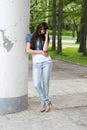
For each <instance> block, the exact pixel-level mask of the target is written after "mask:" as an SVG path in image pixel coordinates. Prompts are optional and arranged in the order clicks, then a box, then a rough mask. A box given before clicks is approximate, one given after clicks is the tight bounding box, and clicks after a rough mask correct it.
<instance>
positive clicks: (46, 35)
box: [45, 29, 48, 37]
mask: <svg viewBox="0 0 87 130" xmlns="http://www.w3.org/2000/svg"><path fill="white" fill-rule="evenodd" d="M45 37H48V29H47V30H46V34H45Z"/></svg>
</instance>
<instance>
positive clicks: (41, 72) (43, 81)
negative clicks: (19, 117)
mask: <svg viewBox="0 0 87 130" xmlns="http://www.w3.org/2000/svg"><path fill="white" fill-rule="evenodd" d="M51 70H52V62H51V61H44V62H40V63H35V64H33V82H34V86H35V88H36V90H37V92H38V94H39V96H40V99H41V105H42V106H43V105H46V104H49V103H51V101H50V99H49V96H48V93H49V80H50V73H51Z"/></svg>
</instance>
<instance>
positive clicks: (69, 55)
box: [49, 47, 87, 65]
mask: <svg viewBox="0 0 87 130" xmlns="http://www.w3.org/2000/svg"><path fill="white" fill-rule="evenodd" d="M49 53H50V55H51V57H52V58H58V59H63V60H68V61H72V62H75V63H79V64H82V65H87V56H83V54H82V53H79V52H78V48H74V47H73V48H64V49H63V50H62V53H61V54H58V53H57V51H51V50H50V49H49Z"/></svg>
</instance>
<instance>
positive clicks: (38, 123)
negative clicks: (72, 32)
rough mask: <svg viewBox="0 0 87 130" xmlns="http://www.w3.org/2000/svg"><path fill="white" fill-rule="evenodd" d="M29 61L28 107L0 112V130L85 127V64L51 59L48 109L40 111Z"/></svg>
mask: <svg viewBox="0 0 87 130" xmlns="http://www.w3.org/2000/svg"><path fill="white" fill-rule="evenodd" d="M31 70H32V64H31V61H29V82H28V96H29V106H28V109H27V110H25V111H22V112H19V113H14V114H7V115H0V129H1V130H53V129H54V130H87V67H85V66H81V65H79V64H73V63H70V62H66V61H61V60H56V59H55V60H53V71H52V75H51V81H50V93H49V95H50V98H51V100H52V109H51V111H50V112H48V113H46V112H43V113H41V112H40V111H39V108H40V105H39V97H38V95H37V92H36V90H35V88H34V86H33V83H32V71H31Z"/></svg>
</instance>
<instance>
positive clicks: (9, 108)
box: [0, 95, 28, 113]
mask: <svg viewBox="0 0 87 130" xmlns="http://www.w3.org/2000/svg"><path fill="white" fill-rule="evenodd" d="M27 107H28V95H24V96H21V97H15V98H14V97H12V98H0V113H14V112H19V111H23V110H25V109H27Z"/></svg>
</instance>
